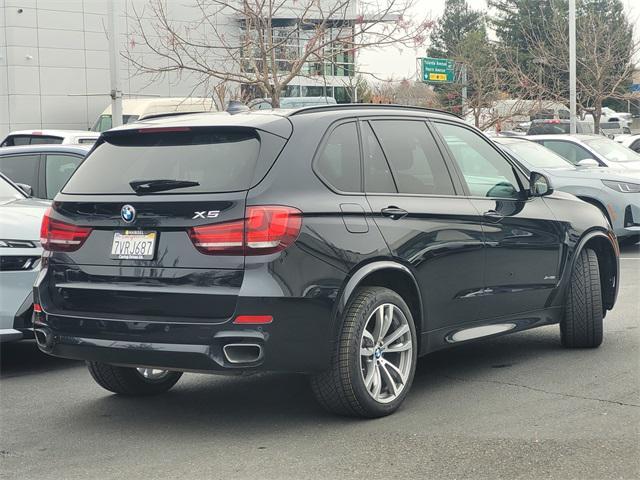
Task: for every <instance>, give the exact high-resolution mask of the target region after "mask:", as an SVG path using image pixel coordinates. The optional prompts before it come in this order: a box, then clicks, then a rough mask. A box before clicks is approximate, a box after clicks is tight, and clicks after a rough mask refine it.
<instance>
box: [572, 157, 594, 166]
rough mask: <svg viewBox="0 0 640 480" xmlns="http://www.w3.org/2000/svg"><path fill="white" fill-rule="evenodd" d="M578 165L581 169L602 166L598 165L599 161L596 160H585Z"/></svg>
mask: <svg viewBox="0 0 640 480" xmlns="http://www.w3.org/2000/svg"><path fill="white" fill-rule="evenodd" d="M577 165H578V166H579V167H599V166H600V164H599V163H598V161H597V160H594V159H593V158H585V159H583V160H580V161H579V162H578V163H577Z"/></svg>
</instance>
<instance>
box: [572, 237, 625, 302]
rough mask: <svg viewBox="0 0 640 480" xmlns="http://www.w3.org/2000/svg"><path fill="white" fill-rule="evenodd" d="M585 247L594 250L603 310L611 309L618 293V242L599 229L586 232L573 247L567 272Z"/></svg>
mask: <svg viewBox="0 0 640 480" xmlns="http://www.w3.org/2000/svg"><path fill="white" fill-rule="evenodd" d="M585 248H590V249H592V250H593V251H595V252H596V255H597V257H598V268H599V270H600V286H601V289H602V305H603V308H604V309H605V310H611V309H612V308H613V306H614V304H615V302H616V297H617V295H618V283H619V271H620V261H619V256H620V250H619V247H618V242H617V240H616V239H615V237H614V236H613V233H608V234H607V233H604V232H602V231H599V230H597V231H591V232H588V233H587V234H585V235H584V236H583V237H582V238H581V239H580V241H579V242H578V245H577V246H576V248H575V251H574V255H573V259H572V262H571V269H570V270H569V272H572V271H573V268H574V265H575V262H576V260H577V258H578V255H580V252H582V250H583V249H585ZM569 276H570V275H569Z"/></svg>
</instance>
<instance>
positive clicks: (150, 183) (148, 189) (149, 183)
mask: <svg viewBox="0 0 640 480" xmlns="http://www.w3.org/2000/svg"><path fill="white" fill-rule="evenodd" d="M129 185H131V188H133V190H134V191H135V192H136V193H137V194H138V195H144V194H145V193H153V192H164V191H166V190H174V189H176V188H185V187H197V186H199V185H200V184H199V183H198V182H192V181H191V180H169V179H157V180H132V181H131V182H129Z"/></svg>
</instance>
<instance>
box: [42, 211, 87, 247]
mask: <svg viewBox="0 0 640 480" xmlns="http://www.w3.org/2000/svg"><path fill="white" fill-rule="evenodd" d="M90 233H91V229H90V228H88V227H79V226H77V225H72V224H70V223H66V222H61V221H60V220H55V219H53V218H51V207H49V209H48V210H47V211H46V213H45V214H44V217H43V218H42V225H41V227H40V243H41V245H42V248H44V249H45V250H49V251H56V252H73V251H75V250H78V249H79V248H80V247H81V246H82V244H83V243H84V241H85V240H86V239H87V238H88V237H89V234H90Z"/></svg>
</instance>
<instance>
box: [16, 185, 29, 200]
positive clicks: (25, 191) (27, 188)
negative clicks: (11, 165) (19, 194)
mask: <svg viewBox="0 0 640 480" xmlns="http://www.w3.org/2000/svg"><path fill="white" fill-rule="evenodd" d="M16 185H17V186H18V187H19V188H20V190H22V191H23V192H24V193H26V194H27V195H28V196H29V197H31V196H33V188H31V185H27V184H26V183H16Z"/></svg>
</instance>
